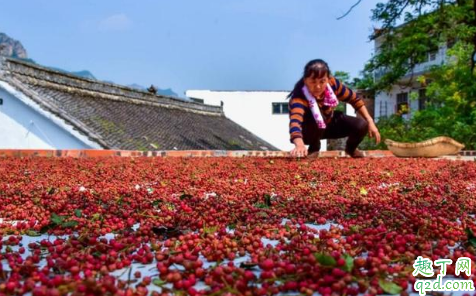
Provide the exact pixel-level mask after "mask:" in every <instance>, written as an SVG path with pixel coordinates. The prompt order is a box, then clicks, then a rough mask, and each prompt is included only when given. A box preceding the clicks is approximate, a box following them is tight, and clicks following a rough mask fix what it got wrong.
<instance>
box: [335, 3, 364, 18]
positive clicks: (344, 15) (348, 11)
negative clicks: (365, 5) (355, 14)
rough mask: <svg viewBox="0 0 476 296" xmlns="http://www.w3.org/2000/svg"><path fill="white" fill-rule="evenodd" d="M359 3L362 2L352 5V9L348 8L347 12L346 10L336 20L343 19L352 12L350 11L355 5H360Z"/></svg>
mask: <svg viewBox="0 0 476 296" xmlns="http://www.w3.org/2000/svg"><path fill="white" fill-rule="evenodd" d="M360 2H362V0H359V1H357V3H355V4H354V5H352V7H350V8H349V10H347V12H346V13H344V14H343V15H342V16H340V17H338V18H337V20H340V19H343V18H344V17H346V16H347V15H348V14H349V13H350V12H351V11H352V9H354V8H355V7H356V6H357V5H359V4H360Z"/></svg>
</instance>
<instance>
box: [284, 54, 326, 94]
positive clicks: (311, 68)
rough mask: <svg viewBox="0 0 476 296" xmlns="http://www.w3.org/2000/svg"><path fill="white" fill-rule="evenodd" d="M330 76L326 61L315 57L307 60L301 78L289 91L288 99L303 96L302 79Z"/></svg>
mask: <svg viewBox="0 0 476 296" xmlns="http://www.w3.org/2000/svg"><path fill="white" fill-rule="evenodd" d="M326 75H327V77H330V76H331V70H330V69H329V66H328V65H327V63H326V62H324V61H323V60H321V59H315V60H312V61H309V62H308V63H307V64H306V66H305V67H304V73H303V75H302V78H301V79H299V81H298V82H296V84H295V85H294V89H293V90H292V91H291V92H290V93H289V95H288V99H289V98H291V97H294V96H296V97H304V94H303V93H302V87H303V86H304V79H305V78H308V77H317V78H322V77H325V76H326Z"/></svg>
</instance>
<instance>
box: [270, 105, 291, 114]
mask: <svg viewBox="0 0 476 296" xmlns="http://www.w3.org/2000/svg"><path fill="white" fill-rule="evenodd" d="M272 112H273V114H288V113H289V106H288V103H272Z"/></svg>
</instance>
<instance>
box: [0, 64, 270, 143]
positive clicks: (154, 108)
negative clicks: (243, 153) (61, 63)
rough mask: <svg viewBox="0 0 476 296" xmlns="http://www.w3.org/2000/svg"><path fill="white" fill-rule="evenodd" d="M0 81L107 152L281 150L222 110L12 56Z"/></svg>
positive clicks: (2, 69)
mask: <svg viewBox="0 0 476 296" xmlns="http://www.w3.org/2000/svg"><path fill="white" fill-rule="evenodd" d="M0 80H3V81H5V82H7V83H8V84H9V85H11V86H13V87H14V88H16V89H17V90H18V91H20V92H22V93H24V94H25V95H26V96H27V97H29V98H30V99H31V100H34V101H35V102H36V103H38V104H39V105H40V106H41V107H42V108H43V109H45V110H47V111H49V112H52V113H53V114H55V115H57V116H59V117H61V118H62V119H63V120H65V121H66V122H67V123H68V124H70V125H72V126H73V127H74V128H75V129H76V130H78V131H79V132H80V133H82V134H84V135H86V136H87V137H88V138H89V139H90V140H92V141H94V142H96V143H98V144H99V145H100V146H102V147H103V148H105V149H122V150H174V149H178V150H277V149H276V148H275V147H273V146H272V145H270V144H269V143H267V142H265V141H263V140H262V139H260V138H258V137H256V136H255V135H253V134H252V133H250V132H249V131H247V130H246V129H244V128H243V127H241V126H240V125H238V124H236V123H235V122H233V121H231V120H230V119H228V118H226V117H225V116H224V113H223V109H222V108H221V107H220V106H209V105H204V104H200V103H195V102H186V101H183V100H180V99H177V98H172V97H166V96H161V95H154V94H151V93H148V92H144V91H139V90H136V89H132V88H129V87H125V86H120V85H116V84H111V83H105V82H101V81H97V80H92V79H86V78H81V77H77V76H73V75H69V74H65V73H62V72H58V71H54V70H51V69H48V68H45V67H41V66H38V65H35V64H30V63H25V62H23V61H20V60H16V59H11V58H2V61H1V62H0Z"/></svg>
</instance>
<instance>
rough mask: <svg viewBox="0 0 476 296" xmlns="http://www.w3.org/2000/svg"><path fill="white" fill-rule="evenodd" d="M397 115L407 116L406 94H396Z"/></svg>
mask: <svg viewBox="0 0 476 296" xmlns="http://www.w3.org/2000/svg"><path fill="white" fill-rule="evenodd" d="M397 113H398V114H408V93H399V94H397Z"/></svg>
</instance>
